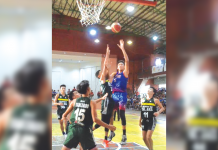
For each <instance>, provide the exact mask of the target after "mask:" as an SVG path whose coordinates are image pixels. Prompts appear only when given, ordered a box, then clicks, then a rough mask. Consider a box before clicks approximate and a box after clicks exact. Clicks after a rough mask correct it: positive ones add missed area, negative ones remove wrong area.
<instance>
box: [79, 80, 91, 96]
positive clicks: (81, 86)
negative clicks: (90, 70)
mask: <svg viewBox="0 0 218 150" xmlns="http://www.w3.org/2000/svg"><path fill="white" fill-rule="evenodd" d="M88 87H89V81H88V80H83V81H81V82H80V83H79V84H78V85H77V87H76V89H77V91H78V92H79V93H80V94H86V92H87V89H88Z"/></svg>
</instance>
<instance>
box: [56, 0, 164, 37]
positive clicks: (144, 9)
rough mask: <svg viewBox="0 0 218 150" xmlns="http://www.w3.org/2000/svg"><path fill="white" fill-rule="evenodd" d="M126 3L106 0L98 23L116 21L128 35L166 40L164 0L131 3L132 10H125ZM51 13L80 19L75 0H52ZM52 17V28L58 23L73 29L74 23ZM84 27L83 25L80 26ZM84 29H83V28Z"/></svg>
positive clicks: (108, 23) (58, 25) (105, 24)
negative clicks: (153, 5)
mask: <svg viewBox="0 0 218 150" xmlns="http://www.w3.org/2000/svg"><path fill="white" fill-rule="evenodd" d="M127 5H128V4H127V3H122V2H115V1H106V4H105V7H104V8H103V11H102V13H101V15H100V20H101V21H100V22H99V24H100V25H104V26H107V25H111V24H112V23H114V22H116V21H118V22H119V23H120V24H121V26H122V31H126V33H128V34H130V35H133V36H134V35H136V36H145V37H148V38H152V37H153V35H157V36H158V37H159V39H160V40H163V41H166V2H165V0H157V5H156V6H155V7H152V6H144V5H137V4H132V5H133V6H134V7H135V9H134V11H133V12H131V13H130V12H127V10H126V7H127ZM52 11H53V12H52V14H59V15H60V16H68V17H72V18H77V19H81V15H80V12H79V9H78V7H77V4H76V0H53V2H52ZM55 19H57V18H54V17H53V20H52V25H53V28H58V27H60V25H61V26H62V27H63V26H66V29H70V30H74V29H75V27H74V24H71V23H67V22H66V20H65V22H64V21H63V20H64V19H63V20H58V21H57V20H55ZM80 28H81V29H84V27H80ZM84 30H85V29H84Z"/></svg>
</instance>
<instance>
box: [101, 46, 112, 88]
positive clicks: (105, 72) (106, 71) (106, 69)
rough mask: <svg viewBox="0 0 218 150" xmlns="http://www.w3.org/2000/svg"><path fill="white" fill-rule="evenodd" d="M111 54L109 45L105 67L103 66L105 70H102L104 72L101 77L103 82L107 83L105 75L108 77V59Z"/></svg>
mask: <svg viewBox="0 0 218 150" xmlns="http://www.w3.org/2000/svg"><path fill="white" fill-rule="evenodd" d="M109 55H110V49H109V46H108V45H107V51H106V57H105V60H104V67H103V71H102V74H101V77H100V81H101V84H104V83H105V77H106V74H107V73H108V68H107V64H108V60H109Z"/></svg>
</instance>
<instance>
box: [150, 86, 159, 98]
mask: <svg viewBox="0 0 218 150" xmlns="http://www.w3.org/2000/svg"><path fill="white" fill-rule="evenodd" d="M150 88H152V89H153V92H154V95H153V97H157V90H156V89H155V88H154V87H150Z"/></svg>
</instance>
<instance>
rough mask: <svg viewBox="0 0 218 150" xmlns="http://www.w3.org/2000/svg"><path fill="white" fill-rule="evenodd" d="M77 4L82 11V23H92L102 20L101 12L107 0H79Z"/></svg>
mask: <svg viewBox="0 0 218 150" xmlns="http://www.w3.org/2000/svg"><path fill="white" fill-rule="evenodd" d="M76 2H77V5H78V7H79V11H80V13H81V16H82V19H81V20H80V22H81V24H82V25H86V26H88V25H92V24H96V23H98V22H99V21H100V18H99V17H100V14H101V12H102V9H103V7H104V5H105V0H77V1H76Z"/></svg>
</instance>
